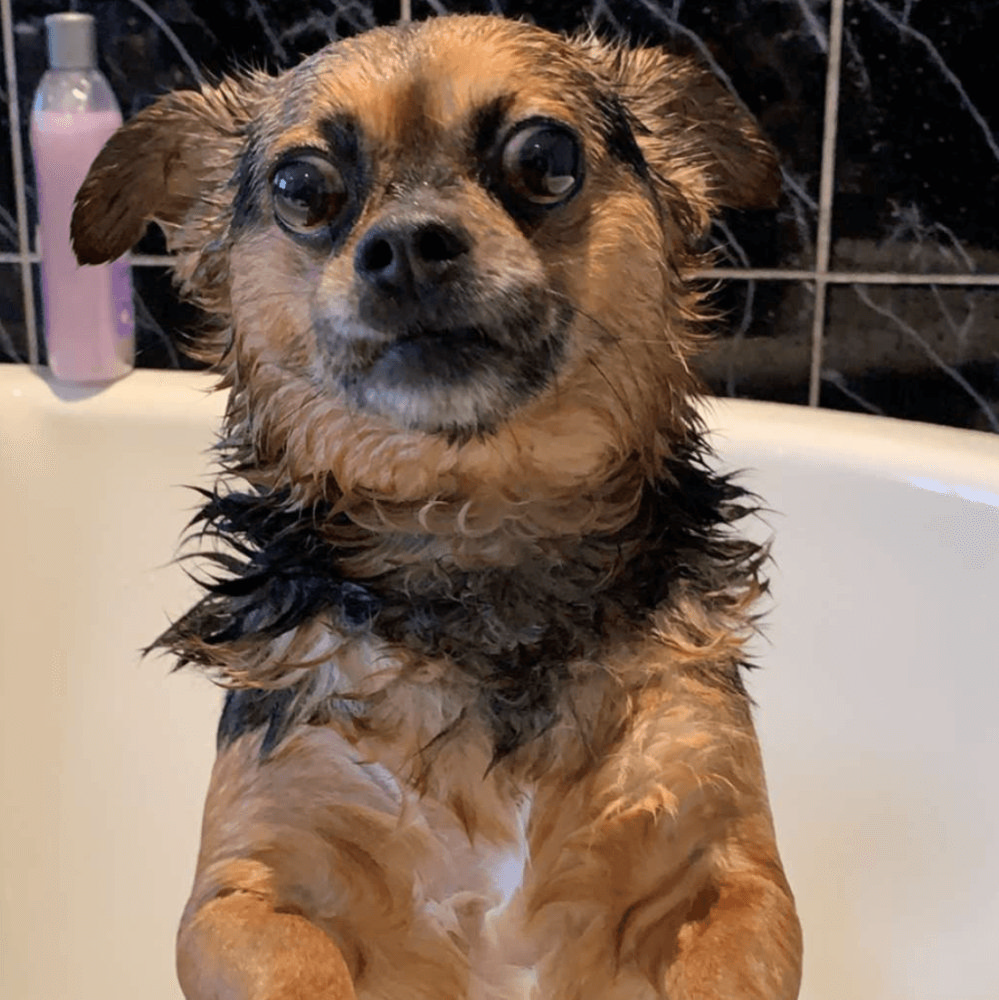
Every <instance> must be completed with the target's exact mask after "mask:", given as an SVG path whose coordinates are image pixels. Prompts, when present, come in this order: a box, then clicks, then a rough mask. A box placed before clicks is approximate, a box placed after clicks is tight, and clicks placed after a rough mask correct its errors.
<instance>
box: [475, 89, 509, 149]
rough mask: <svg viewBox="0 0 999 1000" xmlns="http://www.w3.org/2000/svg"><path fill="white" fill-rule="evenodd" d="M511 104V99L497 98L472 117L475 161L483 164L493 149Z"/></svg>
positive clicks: (507, 97) (507, 96) (505, 97)
mask: <svg viewBox="0 0 999 1000" xmlns="http://www.w3.org/2000/svg"><path fill="white" fill-rule="evenodd" d="M512 104H513V97H512V96H510V95H506V96H503V97H497V98H495V99H494V100H492V101H490V102H489V103H488V104H486V105H484V106H483V107H481V108H479V109H478V110H477V111H476V112H475V114H474V115H473V116H472V142H473V151H474V154H475V159H476V160H478V161H479V162H480V163H484V162H485V161H486V159H487V158H488V157H489V155H490V153H491V152H492V151H493V150H494V149H495V147H496V143H497V141H498V140H499V135H500V129H501V128H502V127H503V123H504V121H505V120H506V115H507V112H508V111H509V109H510V107H511V105H512Z"/></svg>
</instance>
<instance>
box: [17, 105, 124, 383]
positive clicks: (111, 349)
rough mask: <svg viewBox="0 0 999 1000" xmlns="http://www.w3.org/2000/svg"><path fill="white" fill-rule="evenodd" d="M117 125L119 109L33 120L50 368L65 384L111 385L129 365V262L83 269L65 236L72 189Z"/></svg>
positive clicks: (39, 115)
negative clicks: (103, 383) (94, 383)
mask: <svg viewBox="0 0 999 1000" xmlns="http://www.w3.org/2000/svg"><path fill="white" fill-rule="evenodd" d="M120 124H121V114H120V113H119V112H118V111H117V110H103V111H80V110H76V111H72V112H65V111H44V110H38V109H37V108H36V110H35V111H34V113H33V115H32V120H31V146H32V151H33V153H34V159H35V177H36V183H37V188H38V209H39V222H40V229H41V237H40V243H41V247H40V249H41V255H42V266H41V274H42V300H43V312H44V319H45V340H46V345H47V348H48V358H49V367H50V368H51V370H52V372H53V374H54V375H55V376H56V378H58V379H60V380H63V381H68V382H105V381H110V380H112V379H116V378H120V377H121V376H122V375H125V374H127V373H128V372H129V371H131V369H132V365H133V363H134V318H133V310H132V284H131V277H130V273H129V267H128V265H127V264H126V263H125V262H124V261H116V262H115V263H113V264H107V265H102V266H97V267H94V266H86V265H80V264H78V263H77V262H76V257H75V256H74V254H73V251H72V248H71V246H70V237H69V224H70V219H71V217H72V214H73V199H74V198H75V197H76V192H77V190H78V189H79V187H80V185H81V184H82V183H83V179H84V177H86V174H87V170H88V169H89V167H90V164H91V162H92V161H93V159H94V157H96V156H97V154H98V152H100V150H101V147H102V146H103V145H104V143H105V142H106V141H107V139H108V137H109V136H110V135H111V134H112V133H113V132H114V131H115V129H116V128H117V127H118V126H119V125H120Z"/></svg>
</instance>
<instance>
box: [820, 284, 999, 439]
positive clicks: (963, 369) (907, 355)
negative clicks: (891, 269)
mask: <svg viewBox="0 0 999 1000" xmlns="http://www.w3.org/2000/svg"><path fill="white" fill-rule="evenodd" d="M821 402H822V405H823V406H831V407H834V408H836V409H845V410H857V411H861V412H869V413H878V414H883V415H885V416H890V417H903V418H906V419H910V420H924V421H928V422H931V423H941V424H950V425H953V426H955V427H972V428H977V429H979V430H991V431H997V432H999V288H995V287H990V288H982V287H955V286H945V285H913V286H899V285H844V286H839V287H835V288H831V289H830V290H829V298H828V326H827V331H826V336H825V344H824V351H823V365H822V396H821Z"/></svg>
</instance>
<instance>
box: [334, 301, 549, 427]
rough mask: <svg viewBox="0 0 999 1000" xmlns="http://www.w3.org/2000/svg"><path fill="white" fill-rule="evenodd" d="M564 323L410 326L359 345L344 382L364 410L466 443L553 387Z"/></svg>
mask: <svg viewBox="0 0 999 1000" xmlns="http://www.w3.org/2000/svg"><path fill="white" fill-rule="evenodd" d="M567 325H568V320H567V318H562V317H559V318H558V320H557V321H555V322H549V323H545V324H542V325H541V326H540V327H539V326H538V325H537V324H536V323H533V322H528V321H527V320H526V319H525V320H524V321H522V322H520V323H517V322H515V321H513V322H507V323H505V324H504V325H503V327H502V328H498V329H493V328H491V327H489V326H487V325H484V324H475V323H458V324H455V325H449V326H424V325H413V326H409V327H406V328H404V329H402V330H400V331H398V332H396V333H395V334H394V335H391V334H385V333H382V334H380V335H379V336H378V338H377V340H375V339H371V340H367V339H366V340H364V341H354V342H353V347H354V349H353V350H351V349H350V347H348V352H349V353H351V354H352V355H353V357H352V358H351V363H350V364H348V365H346V366H344V367H341V368H340V371H339V379H340V382H341V386H342V388H343V390H344V392H345V393H346V395H347V398H348V400H349V401H350V403H351V404H352V405H353V406H354V407H356V408H357V409H358V410H359V411H364V412H369V413H374V414H379V415H380V416H383V417H387V418H388V419H390V420H391V421H392V422H393V423H395V424H397V425H399V426H401V427H403V428H405V429H407V430H419V431H424V432H428V433H445V434H448V435H451V436H458V437H468V436H472V435H476V434H485V433H490V432H492V431H494V430H495V429H496V428H497V427H498V426H499V424H501V423H502V422H503V421H504V420H505V419H506V418H507V417H509V415H510V414H511V413H513V412H514V411H515V410H516V409H518V408H519V407H521V406H522V405H524V403H526V402H527V401H528V400H530V399H531V398H533V397H534V396H536V395H538V394H539V393H540V392H542V391H543V390H544V389H545V387H547V385H548V384H549V383H550V382H551V380H552V378H553V377H554V375H555V373H556V371H557V370H558V367H559V365H560V363H561V360H562V357H563V354H564V341H565V331H566V327H567Z"/></svg>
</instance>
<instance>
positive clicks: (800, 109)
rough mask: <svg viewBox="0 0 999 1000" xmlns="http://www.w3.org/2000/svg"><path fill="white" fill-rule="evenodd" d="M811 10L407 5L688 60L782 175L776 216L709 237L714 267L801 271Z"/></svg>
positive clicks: (816, 35) (545, 3)
mask: <svg viewBox="0 0 999 1000" xmlns="http://www.w3.org/2000/svg"><path fill="white" fill-rule="evenodd" d="M815 8H816V5H815V4H814V3H811V2H800V3H794V2H787V0H726V2H725V3H682V2H677V0H658V2H657V0H587V2H583V3H570V2H568V0H540V2H537V0H416V2H414V4H413V14H414V17H426V16H430V15H432V14H440V13H445V12H451V13H481V14H488V13H493V14H504V15H506V16H510V17H519V18H525V19H527V20H531V21H533V22H535V23H537V24H539V25H541V26H542V27H545V28H549V29H551V30H556V31H559V30H561V31H574V30H579V29H583V28H586V27H588V26H590V27H594V28H595V29H596V30H597V31H598V32H599V33H600V34H601V35H603V36H604V37H608V38H623V39H627V40H628V41H629V42H630V43H632V44H657V45H665V46H666V47H667V48H669V49H670V50H672V51H675V52H678V53H681V54H684V55H692V56H694V57H696V58H697V59H699V60H700V61H701V62H702V63H703V64H704V65H707V66H709V67H710V68H711V69H712V70H713V71H714V72H715V73H716V74H717V75H718V76H719V78H721V79H722V80H723V81H724V82H725V83H726V85H727V86H729V87H730V89H732V90H733V91H734V92H735V93H737V94H738V95H739V96H740V97H741V98H742V100H743V101H744V102H745V104H746V106H747V107H748V108H749V109H750V111H752V112H753V114H754V115H756V117H757V118H758V120H759V121H760V124H761V125H762V127H763V130H764V132H765V133H766V134H767V135H768V136H769V137H770V139H771V141H773V143H774V144H775V146H776V147H777V149H778V151H779V152H780V155H781V162H782V164H783V169H784V193H783V196H782V200H781V205H780V209H779V211H778V212H777V213H772V214H770V215H768V216H763V215H761V214H760V213H750V214H748V215H744V214H742V213H737V212H733V213H730V214H729V215H728V217H727V218H726V220H725V223H724V225H723V226H720V227H718V229H717V230H716V234H715V235H716V242H717V245H718V246H719V248H720V250H721V254H722V261H721V262H722V263H724V264H726V265H728V266H734V267H800V266H810V265H811V263H812V262H813V261H814V257H815V249H814V245H815V232H816V219H817V204H818V190H819V165H820V158H821V146H822V107H823V94H824V87H825V72H826V69H825V67H826V55H825V54H826V51H827V49H828V38H827V35H828V25H827V18H828V15H827V13H826V10H825V5H819V6H818V9H817V10H816V9H815Z"/></svg>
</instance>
